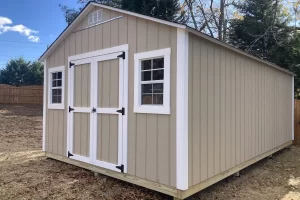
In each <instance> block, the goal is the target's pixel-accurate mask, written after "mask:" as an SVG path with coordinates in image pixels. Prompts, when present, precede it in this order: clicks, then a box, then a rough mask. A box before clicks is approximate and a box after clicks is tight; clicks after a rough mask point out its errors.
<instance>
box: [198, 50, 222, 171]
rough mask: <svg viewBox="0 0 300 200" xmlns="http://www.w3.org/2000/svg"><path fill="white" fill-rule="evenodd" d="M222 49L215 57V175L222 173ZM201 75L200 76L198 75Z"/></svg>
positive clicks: (217, 51) (216, 51)
mask: <svg viewBox="0 0 300 200" xmlns="http://www.w3.org/2000/svg"><path fill="white" fill-rule="evenodd" d="M220 64H221V59H220V49H219V48H215V57H214V105H213V106H214V121H213V122H214V124H213V126H214V139H213V140H214V141H213V142H214V162H213V163H214V175H216V174H219V173H220V171H221V170H220V165H221V164H220ZM198 77H199V76H198Z"/></svg>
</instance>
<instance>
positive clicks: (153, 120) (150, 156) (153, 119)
mask: <svg viewBox="0 0 300 200" xmlns="http://www.w3.org/2000/svg"><path fill="white" fill-rule="evenodd" d="M146 134H147V135H146V137H147V138H146V141H147V144H146V148H147V149H146V178H147V179H148V180H152V181H157V180H156V178H157V171H156V170H157V163H156V162H157V115H151V114H150V115H147V130H146Z"/></svg>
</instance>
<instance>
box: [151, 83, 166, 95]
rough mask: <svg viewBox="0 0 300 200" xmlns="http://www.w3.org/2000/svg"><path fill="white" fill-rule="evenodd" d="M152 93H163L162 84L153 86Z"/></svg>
mask: <svg viewBox="0 0 300 200" xmlns="http://www.w3.org/2000/svg"><path fill="white" fill-rule="evenodd" d="M153 93H164V84H163V83H158V84H153Z"/></svg>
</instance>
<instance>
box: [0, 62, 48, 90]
mask: <svg viewBox="0 0 300 200" xmlns="http://www.w3.org/2000/svg"><path fill="white" fill-rule="evenodd" d="M43 75H44V72H43V65H42V64H41V63H40V62H33V63H31V62H29V61H25V60H24V59H23V58H18V59H12V60H10V61H9V62H8V63H7V65H6V67H5V68H4V69H2V70H1V71H0V83H2V84H8V85H14V86H22V85H42V84H43Z"/></svg>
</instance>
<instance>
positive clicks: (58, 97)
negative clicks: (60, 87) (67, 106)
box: [57, 95, 61, 103]
mask: <svg viewBox="0 0 300 200" xmlns="http://www.w3.org/2000/svg"><path fill="white" fill-rule="evenodd" d="M57 103H61V95H59V96H57Z"/></svg>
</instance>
